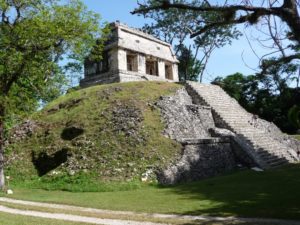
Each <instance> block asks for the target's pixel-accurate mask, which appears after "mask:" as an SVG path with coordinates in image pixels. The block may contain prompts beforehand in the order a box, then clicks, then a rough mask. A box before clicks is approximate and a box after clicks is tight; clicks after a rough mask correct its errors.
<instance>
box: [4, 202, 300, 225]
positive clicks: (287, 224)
mask: <svg viewBox="0 0 300 225" xmlns="http://www.w3.org/2000/svg"><path fill="white" fill-rule="evenodd" d="M1 202H7V203H13V204H19V205H26V206H37V207H44V208H51V209H63V210H71V211H80V212H90V213H99V214H110V215H128V216H133V217H134V216H143V217H148V218H161V219H186V220H193V221H196V220H198V221H219V222H222V221H224V222H225V221H227V222H228V221H237V222H250V223H254V224H255V223H266V224H272V225H273V224H274V225H275V224H277V225H300V221H295V220H281V219H269V218H241V217H210V216H189V215H175V214H157V213H155V214H149V213H136V212H130V211H112V210H103V209H95V208H85V207H79V206H70V205H63V204H52V203H41V202H32V201H23V200H16V199H11V198H5V197H0V204H1ZM0 211H1V212H6V213H12V214H19V215H28V216H36V217H43V218H53V219H60V220H69V221H77V222H85V223H94V224H103V225H106V224H108V225H163V224H162V223H152V222H140V221H139V222H136V221H129V220H117V219H99V218H93V217H87V216H76V215H70V214H60V213H46V212H38V211H28V210H18V209H12V208H8V207H4V206H1V205H0Z"/></svg>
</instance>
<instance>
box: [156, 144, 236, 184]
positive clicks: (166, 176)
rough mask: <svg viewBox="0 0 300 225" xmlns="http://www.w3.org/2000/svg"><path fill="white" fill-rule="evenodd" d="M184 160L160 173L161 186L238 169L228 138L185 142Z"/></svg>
mask: <svg viewBox="0 0 300 225" xmlns="http://www.w3.org/2000/svg"><path fill="white" fill-rule="evenodd" d="M183 144H184V150H183V155H182V158H181V159H180V160H179V161H178V162H177V163H176V164H174V165H171V166H170V167H169V168H167V169H166V170H164V171H161V172H159V173H158V176H157V177H158V181H159V182H160V183H161V184H176V183H182V182H188V181H196V180H200V179H203V178H207V177H212V176H216V175H219V174H222V173H224V172H227V171H231V170H233V169H234V168H235V167H236V160H235V157H234V154H233V152H232V149H231V144H230V140H229V139H228V138H215V139H202V140H192V141H185V142H184V143H183Z"/></svg>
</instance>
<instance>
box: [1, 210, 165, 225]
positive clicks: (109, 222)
mask: <svg viewBox="0 0 300 225" xmlns="http://www.w3.org/2000/svg"><path fill="white" fill-rule="evenodd" d="M0 212H4V213H10V214H15V215H16V214H17V215H23V216H33V217H40V218H47V219H56V220H65V221H72V222H83V223H91V224H102V225H162V224H161V223H159V224H158V223H150V222H136V221H129V220H116V219H99V218H95V217H87V216H76V215H70V214H64V213H47V212H38V211H31V210H19V209H12V208H8V207H5V206H1V205H0Z"/></svg>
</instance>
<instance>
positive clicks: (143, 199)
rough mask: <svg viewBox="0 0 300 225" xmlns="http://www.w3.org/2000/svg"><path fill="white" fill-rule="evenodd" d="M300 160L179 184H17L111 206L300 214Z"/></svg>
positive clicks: (68, 200)
mask: <svg viewBox="0 0 300 225" xmlns="http://www.w3.org/2000/svg"><path fill="white" fill-rule="evenodd" d="M299 177H300V165H294V166H289V167H285V168H281V169H276V170H270V171H265V172H254V171H241V172H237V173H234V174H229V175H226V176H221V177H215V178H210V179H206V180H203V181H200V182H195V183H190V184H184V185H178V186H174V187H165V188H162V187H158V186H155V185H145V186H143V187H142V188H140V189H137V190H129V191H115V192H101V193H100V192H99V193H96V192H94V193H91V192H87V193H71V192H61V191H50V192H49V191H45V190H34V191H33V190H31V189H23V188H18V187H14V190H15V194H14V195H13V197H14V198H20V199H27V200H34V201H43V202H55V203H65V204H71V205H79V206H86V207H95V208H101V209H112V210H131V211H138V212H149V213H154V212H156V213H177V214H193V215H203V214H206V215H220V216H230V215H235V216H244V217H270V218H282V219H298V220H299V219H300V204H299V202H300V191H299V190H300V179H299Z"/></svg>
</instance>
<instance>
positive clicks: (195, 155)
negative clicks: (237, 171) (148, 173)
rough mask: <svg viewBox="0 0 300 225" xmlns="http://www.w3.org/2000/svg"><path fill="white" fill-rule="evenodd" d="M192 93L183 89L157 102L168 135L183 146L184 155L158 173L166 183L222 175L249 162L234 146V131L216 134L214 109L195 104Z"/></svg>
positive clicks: (160, 179)
mask: <svg viewBox="0 0 300 225" xmlns="http://www.w3.org/2000/svg"><path fill="white" fill-rule="evenodd" d="M189 94H190V93H188V92H187V91H186V89H185V88H182V89H180V90H178V91H177V92H176V93H175V94H174V95H172V96H165V97H161V98H160V100H159V101H158V102H157V103H156V106H158V107H159V109H160V111H161V115H162V119H163V121H164V123H165V129H164V135H165V136H167V137H169V138H171V139H174V140H176V141H178V142H180V143H181V144H182V146H183V151H182V156H181V158H180V159H178V160H177V161H176V162H175V163H174V164H172V165H170V166H169V167H168V168H167V169H165V170H163V171H159V172H158V174H157V177H158V181H159V182H160V183H162V184H176V183H180V182H186V181H196V180H200V179H203V178H206V177H211V176H215V175H218V174H222V173H224V172H227V171H231V170H233V169H234V168H236V165H237V163H240V162H241V161H246V160H239V159H237V157H243V158H246V159H247V156H244V155H242V154H241V153H240V152H239V151H238V150H239V149H238V148H237V147H236V146H234V147H235V148H232V145H231V144H232V143H231V137H230V136H234V134H231V132H230V131H228V132H227V133H226V132H222V134H225V135H224V136H222V135H220V137H215V138H214V137H212V135H211V132H212V130H216V127H215V123H214V118H213V115H212V112H211V108H210V107H208V106H205V105H196V104H193V101H192V98H191V96H190V95H189ZM197 103H200V101H198V102H197ZM201 103H202V102H201ZM229 133H230V134H231V135H228V134H229Z"/></svg>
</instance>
